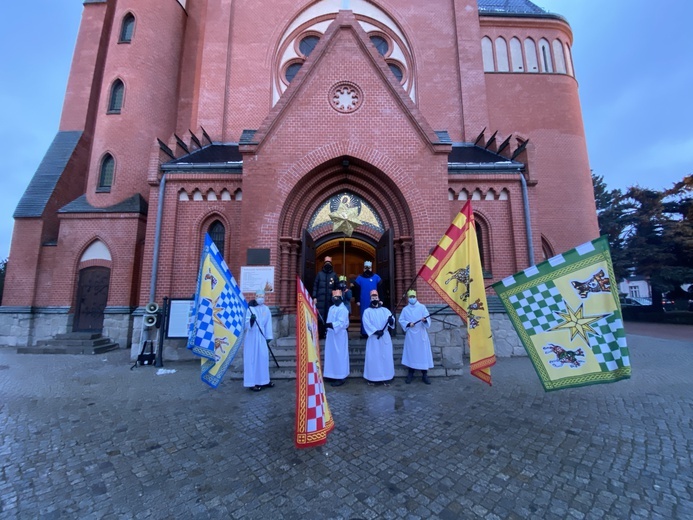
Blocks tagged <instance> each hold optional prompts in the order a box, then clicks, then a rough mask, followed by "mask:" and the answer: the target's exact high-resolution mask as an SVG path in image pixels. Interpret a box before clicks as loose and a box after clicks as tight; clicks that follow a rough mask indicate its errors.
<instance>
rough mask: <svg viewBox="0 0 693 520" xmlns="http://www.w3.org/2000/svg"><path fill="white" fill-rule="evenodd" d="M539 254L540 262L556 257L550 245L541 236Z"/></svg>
mask: <svg viewBox="0 0 693 520" xmlns="http://www.w3.org/2000/svg"><path fill="white" fill-rule="evenodd" d="M541 254H542V256H543V258H542V260H548V259H549V258H553V257H554V256H556V253H554V252H553V247H551V244H549V241H548V240H546V237H544V236H543V235H542V237H541Z"/></svg>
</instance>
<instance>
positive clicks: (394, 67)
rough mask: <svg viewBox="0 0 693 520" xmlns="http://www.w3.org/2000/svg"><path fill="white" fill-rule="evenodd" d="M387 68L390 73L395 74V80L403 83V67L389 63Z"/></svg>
mask: <svg viewBox="0 0 693 520" xmlns="http://www.w3.org/2000/svg"><path fill="white" fill-rule="evenodd" d="M387 66H388V67H389V68H390V72H392V74H394V76H395V78H396V79H397V82H398V83H402V79H403V78H404V72H402V67H400V66H399V65H398V64H397V63H394V62H388V63H387Z"/></svg>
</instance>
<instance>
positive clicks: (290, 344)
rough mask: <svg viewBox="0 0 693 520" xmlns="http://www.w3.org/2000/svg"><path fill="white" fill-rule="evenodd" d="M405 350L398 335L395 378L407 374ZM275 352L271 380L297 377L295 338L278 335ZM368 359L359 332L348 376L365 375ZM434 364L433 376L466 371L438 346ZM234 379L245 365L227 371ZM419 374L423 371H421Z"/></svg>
mask: <svg viewBox="0 0 693 520" xmlns="http://www.w3.org/2000/svg"><path fill="white" fill-rule="evenodd" d="M323 348H324V340H322V341H321V345H320V353H321V358H322V359H321V362H322V363H324V359H325V357H324V353H323V352H324V351H323ZM403 350H404V338H403V337H401V336H395V337H393V338H392V356H393V358H394V359H395V377H405V376H406V375H407V372H408V368H407V367H405V366H403V365H402V364H400V363H399V361H401V359H402V351H403ZM272 352H273V353H274V357H275V358H276V359H277V363H279V367H277V365H276V364H275V362H274V358H272V356H271V355H270V378H271V379H295V378H296V337H295V336H287V337H283V338H278V339H276V340H275V342H274V343H273V345H272ZM365 358H366V340H365V339H361V338H360V337H359V335H358V331H357V333H356V337H352V338H349V364H350V367H351V372H350V374H349V377H352V378H363V364H364V361H365ZM433 364H434V367H433V368H432V369H430V370H429V371H428V375H429V376H430V377H448V376H459V375H462V374H463V369H462V368H455V369H450V368H445V367H443V366H442V355H441V353H440V350H439V349H437V348H434V349H433ZM226 374H227V377H230V378H231V379H243V366H239V367H231V368H229V371H228V372H227V373H226ZM418 374H419V376H417V377H420V375H421V372H418Z"/></svg>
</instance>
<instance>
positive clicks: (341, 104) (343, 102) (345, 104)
mask: <svg viewBox="0 0 693 520" xmlns="http://www.w3.org/2000/svg"><path fill="white" fill-rule="evenodd" d="M329 98H330V106H331V107H332V108H334V109H335V110H336V111H337V112H341V113H343V114H350V113H352V112H355V111H356V110H358V108H359V107H360V106H361V103H362V101H363V94H361V89H360V88H359V87H357V86H356V85H354V84H353V83H347V82H343V83H338V84H337V85H335V86H334V87H332V88H331V89H330V96H329Z"/></svg>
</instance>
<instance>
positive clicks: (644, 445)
mask: <svg viewBox="0 0 693 520" xmlns="http://www.w3.org/2000/svg"><path fill="white" fill-rule="evenodd" d="M691 337H693V334H691ZM628 341H629V346H630V348H631V358H632V362H633V367H634V368H633V378H632V379H630V380H627V381H622V382H619V383H616V384H612V385H596V386H590V387H583V388H576V389H568V390H563V391H559V392H551V393H545V392H544V391H543V389H542V387H541V384H540V383H539V381H538V379H537V377H536V374H535V372H534V369H533V367H532V365H531V363H530V361H529V359H528V358H504V359H501V360H500V361H499V362H498V364H497V365H496V366H495V367H494V368H493V369H492V374H493V380H494V386H492V387H488V386H485V385H483V384H482V383H480V382H478V381H477V380H476V379H474V378H471V377H469V376H468V375H466V376H462V377H454V378H444V377H441V378H437V379H436V381H435V385H433V386H431V387H425V386H423V385H405V384H404V381H403V380H401V379H396V380H395V382H394V384H393V385H392V386H390V387H388V388H385V387H382V388H380V387H379V388H372V387H368V386H366V385H365V384H362V381H361V380H359V379H353V380H350V381H349V384H348V385H345V386H343V387H340V388H339V389H332V388H331V387H327V392H328V394H327V396H328V402H329V404H330V408H331V410H332V413H333V415H334V418H335V422H336V428H335V430H334V432H333V433H332V434H331V435H330V437H329V440H328V443H327V444H326V445H325V446H322V447H319V448H314V449H307V450H297V449H296V448H295V447H294V445H293V437H292V434H293V428H294V412H293V407H294V392H295V383H294V382H293V381H286V380H282V381H277V384H276V387H275V388H274V389H272V390H271V391H266V392H260V393H257V394H256V393H253V392H248V391H247V390H245V389H244V388H243V387H242V386H241V383H240V382H239V381H236V380H231V379H229V380H225V381H224V382H223V383H222V385H221V386H220V387H219V388H218V389H216V390H214V389H211V388H208V387H207V386H206V385H204V384H203V383H202V382H200V379H199V363H193V362H175V363H174V362H167V363H166V368H175V369H176V372H175V373H174V374H167V375H163V376H156V375H155V374H156V369H154V368H149V367H138V368H137V369H136V370H133V371H130V370H129V367H130V360H129V352H126V351H111V352H108V353H105V354H101V355H98V356H93V357H86V358H85V357H83V356H79V357H76V356H69V355H49V354H46V355H41V356H36V355H26V354H24V355H21V356H18V355H17V354H16V353H15V352H14V351H13V350H12V349H5V348H0V365H3V366H8V367H9V368H8V369H6V370H3V371H1V372H0V393H1V394H0V395H2V396H3V398H2V401H1V402H0V424H2V425H3V427H2V429H0V459H2V461H3V464H2V469H1V472H0V519H2V520H4V519H15V518H44V519H47V520H52V519H63V518H70V519H71V518H80V519H84V518H99V519H101V518H105V519H125V518H127V519H132V518H136V519H139V518H141V519H146V520H152V519H153V520H157V519H170V518H173V519H178V518H180V519H186V520H188V519H197V518H200V519H216V518H219V519H227V518H238V519H244V520H245V519H261V520H267V519H269V518H284V519H289V520H292V519H297V520H298V519H300V520H310V519H313V518H315V519H319V520H322V519H325V518H330V519H345V520H354V519H378V520H380V519H388V518H393V519H395V518H397V519H399V518H411V519H419V518H427V519H428V518H440V519H458V518H471V517H476V518H487V519H494V520H495V519H496V518H503V519H520V518H522V519H524V518H549V519H551V518H556V519H557V518H575V519H585V520H590V519H602V518H604V519H609V518H613V519H619V520H620V519H622V518H648V519H649V518H666V519H684V518H690V517H692V516H693V503H692V501H691V490H692V489H693V476H692V475H691V472H690V446H691V444H692V443H693V432H692V431H691V428H690V417H691V416H693V388H692V387H691V385H690V373H691V371H692V369H693V361H692V359H693V356H690V352H691V347H693V341H690V340H684V341H673V340H658V339H653V338H649V337H646V336H629V337H628ZM76 360H77V361H76Z"/></svg>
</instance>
